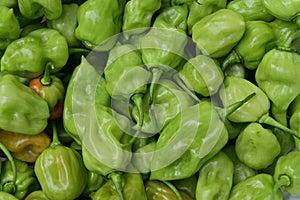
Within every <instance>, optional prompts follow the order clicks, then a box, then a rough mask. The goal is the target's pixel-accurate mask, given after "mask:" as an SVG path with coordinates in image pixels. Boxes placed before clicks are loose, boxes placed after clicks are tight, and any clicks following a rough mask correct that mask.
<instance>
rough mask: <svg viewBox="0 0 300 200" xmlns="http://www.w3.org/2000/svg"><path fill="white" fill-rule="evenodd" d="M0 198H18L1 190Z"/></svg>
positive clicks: (13, 199)
mask: <svg viewBox="0 0 300 200" xmlns="http://www.w3.org/2000/svg"><path fill="white" fill-rule="evenodd" d="M0 199H1V200H19V199H18V198H16V197H15V196H14V195H12V194H9V193H7V192H2V191H0Z"/></svg>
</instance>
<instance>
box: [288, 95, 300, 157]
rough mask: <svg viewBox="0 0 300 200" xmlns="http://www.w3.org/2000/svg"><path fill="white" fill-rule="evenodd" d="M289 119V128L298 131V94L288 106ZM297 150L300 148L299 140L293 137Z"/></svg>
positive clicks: (299, 126) (299, 115) (299, 114)
mask: <svg viewBox="0 0 300 200" xmlns="http://www.w3.org/2000/svg"><path fill="white" fill-rule="evenodd" d="M289 113H290V119H289V124H290V127H291V129H293V130H296V131H298V132H300V123H299V122H300V95H298V96H297V97H296V98H295V99H294V101H293V102H292V103H291V106H290V108H289ZM294 141H295V145H296V148H297V150H298V151H299V150H300V140H299V139H298V138H295V137H294Z"/></svg>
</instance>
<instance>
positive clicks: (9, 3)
mask: <svg viewBox="0 0 300 200" xmlns="http://www.w3.org/2000/svg"><path fill="white" fill-rule="evenodd" d="M0 6H6V7H9V8H14V7H17V6H18V1H17V0H2V1H1V2H0Z"/></svg>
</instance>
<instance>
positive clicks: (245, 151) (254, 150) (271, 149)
mask: <svg viewBox="0 0 300 200" xmlns="http://www.w3.org/2000/svg"><path fill="white" fill-rule="evenodd" d="M280 150H281V147H280V144H279V142H278V140H277V138H276V136H275V135H274V134H273V132H272V131H271V130H270V129H266V128H263V127H262V125H260V124H259V123H250V124H249V125H248V126H246V127H245V129H244V130H242V131H241V133H240V134H239V136H238V138H237V139H236V142H235V152H236V154H237V157H238V158H239V160H240V161H241V162H243V163H245V164H246V165H247V166H249V167H251V168H253V169H256V170H259V169H265V168H267V167H268V166H269V165H271V164H272V163H273V162H274V161H275V158H276V157H277V156H278V155H279V153H280Z"/></svg>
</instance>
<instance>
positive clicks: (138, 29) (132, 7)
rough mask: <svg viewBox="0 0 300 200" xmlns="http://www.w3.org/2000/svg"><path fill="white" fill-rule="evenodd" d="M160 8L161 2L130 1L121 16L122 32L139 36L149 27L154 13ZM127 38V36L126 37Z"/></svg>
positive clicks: (148, 0)
mask: <svg viewBox="0 0 300 200" xmlns="http://www.w3.org/2000/svg"><path fill="white" fill-rule="evenodd" d="M160 7H161V0H146V1H145V0H130V1H128V2H127V3H126V5H125V8H124V14H123V25H122V31H124V32H125V33H124V34H125V35H127V33H129V35H130V34H131V32H133V33H134V34H140V33H142V32H144V31H146V28H148V27H150V26H151V23H152V18H153V17H154V16H153V15H154V13H155V12H156V11H157V10H158V9H159V8H160ZM127 37H128V36H127Z"/></svg>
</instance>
